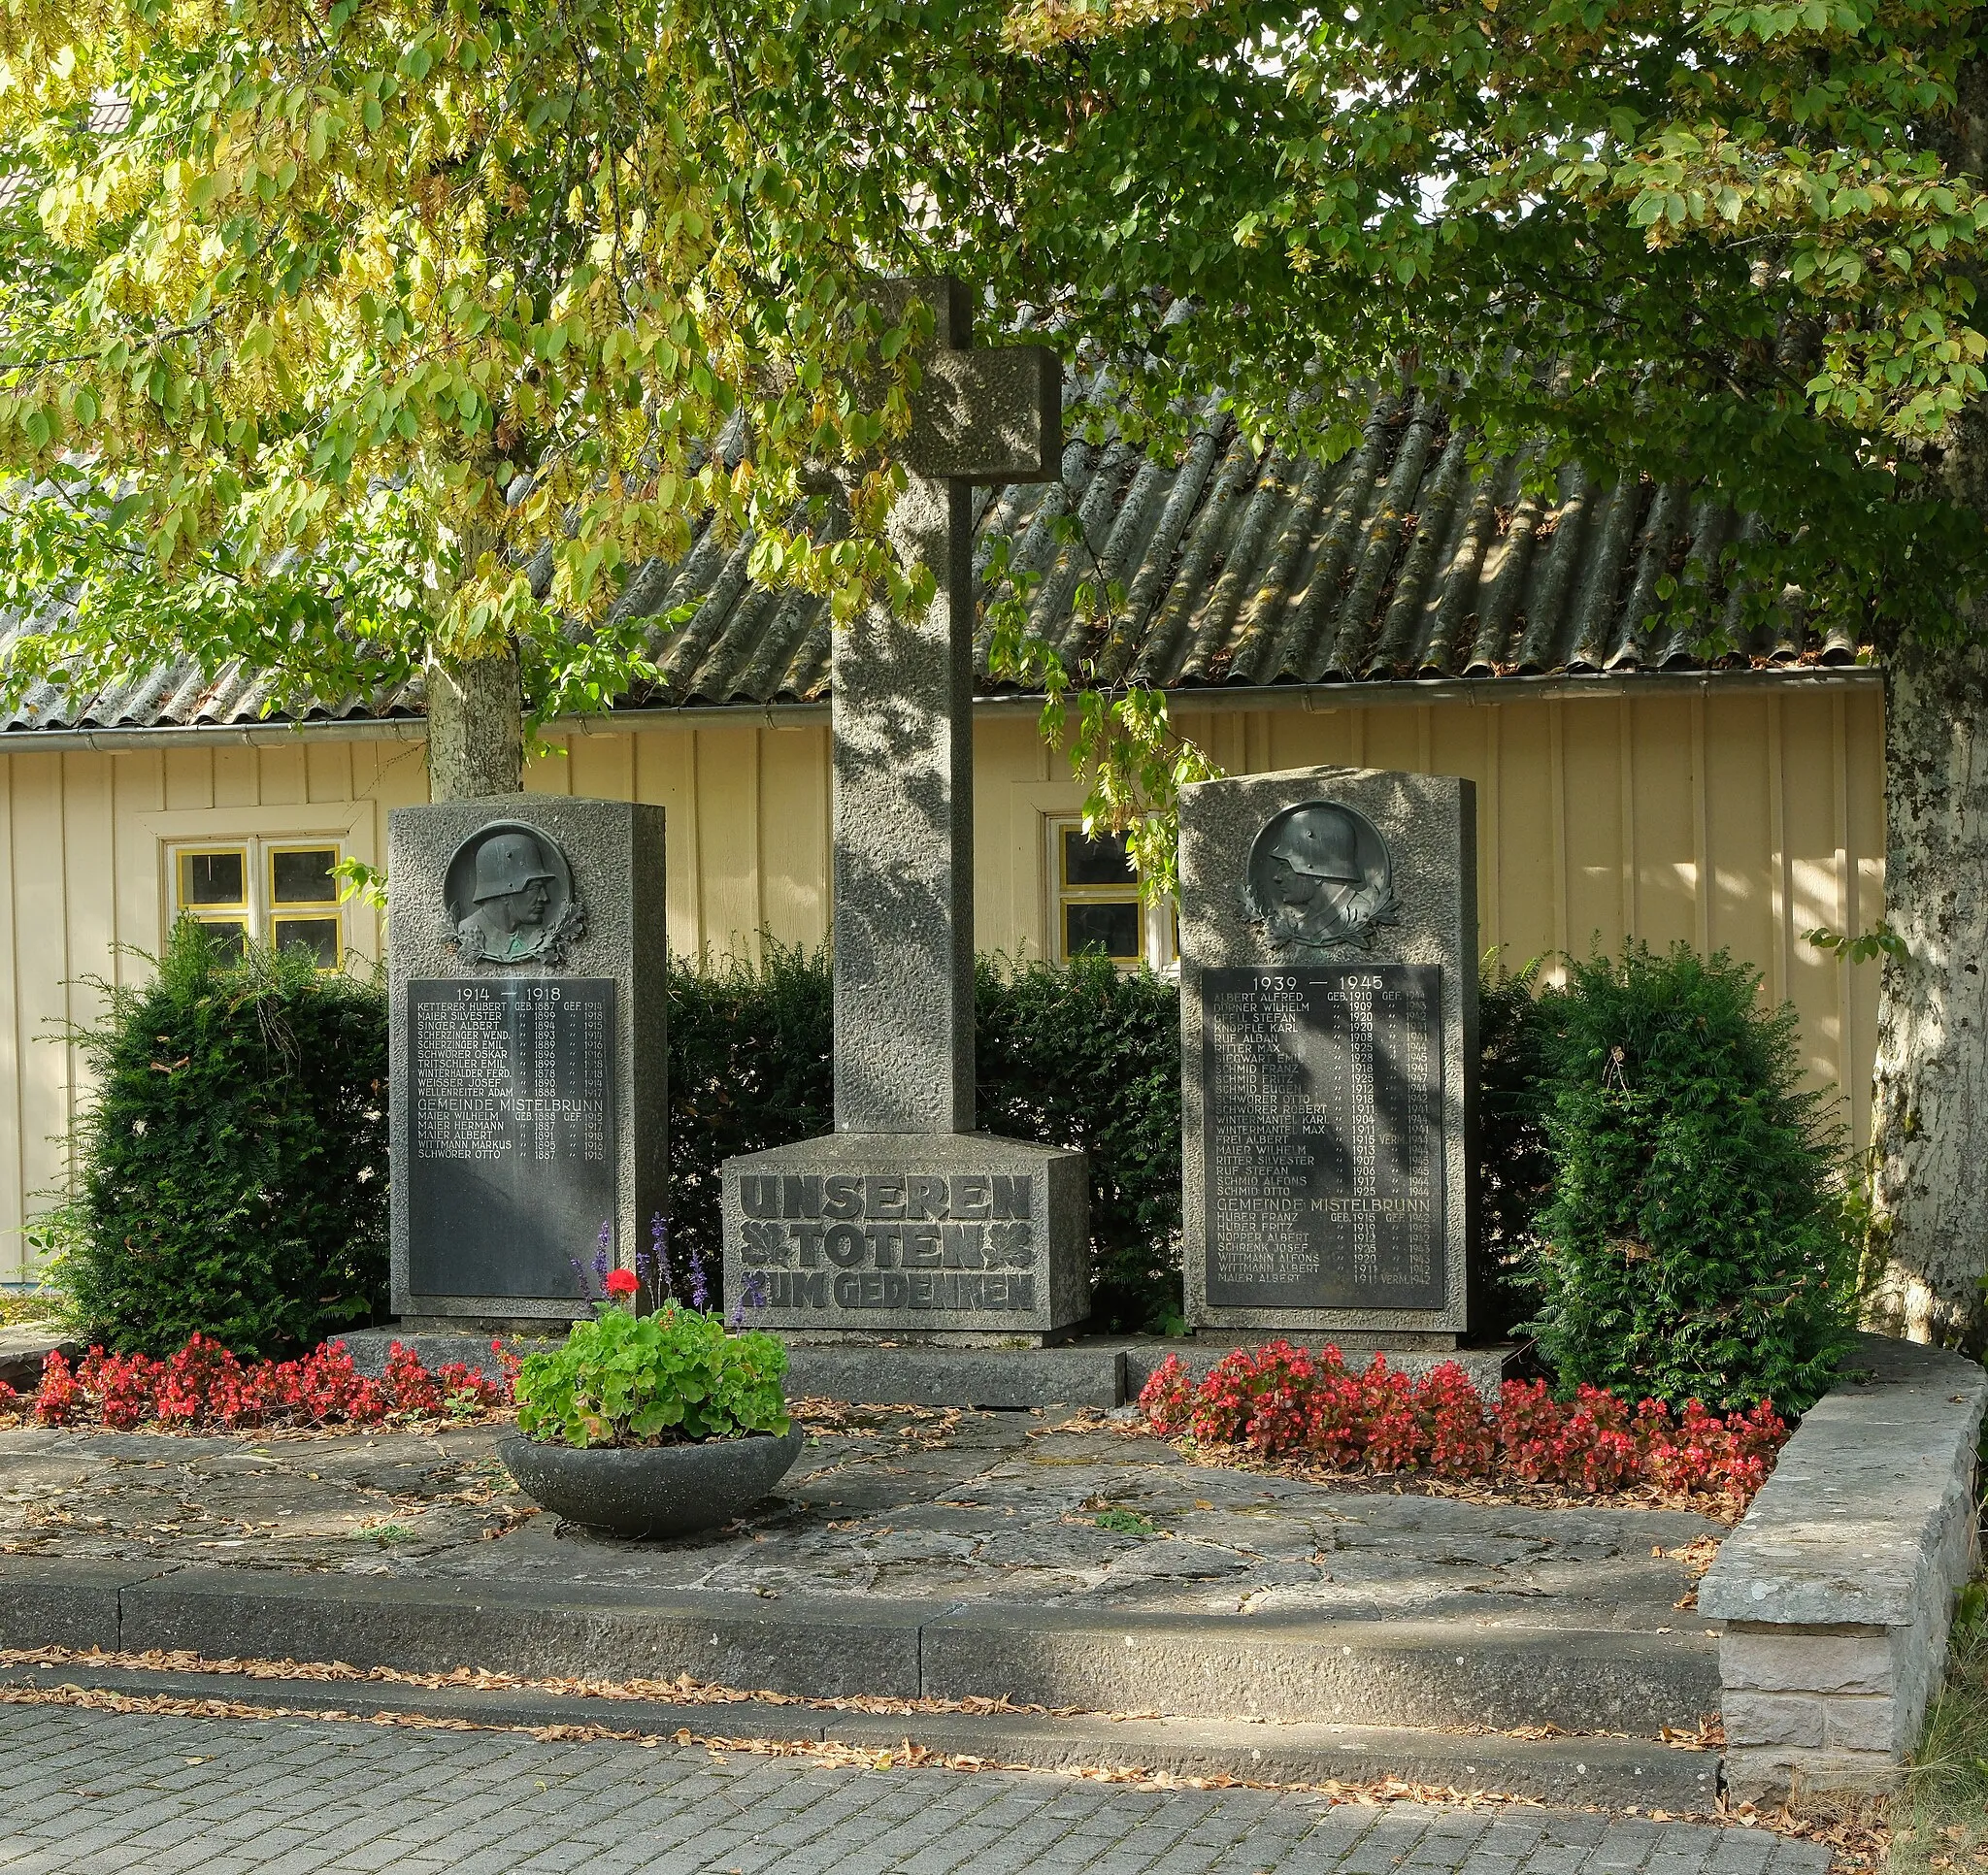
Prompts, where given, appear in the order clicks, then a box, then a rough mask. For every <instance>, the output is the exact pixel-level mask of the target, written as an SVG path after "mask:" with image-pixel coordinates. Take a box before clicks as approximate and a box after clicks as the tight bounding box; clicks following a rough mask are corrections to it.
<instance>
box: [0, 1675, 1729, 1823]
mask: <svg viewBox="0 0 1988 1875" xmlns="http://www.w3.org/2000/svg"><path fill="white" fill-rule="evenodd" d="M0 1687H9V1688H39V1689H44V1690H48V1689H57V1688H61V1687H78V1688H82V1689H85V1690H89V1691H100V1692H107V1693H114V1694H120V1695H123V1696H125V1697H132V1698H166V1699H191V1700H201V1701H206V1700H221V1701H225V1702H226V1703H228V1704H230V1705H234V1706H248V1707H252V1708H256V1709H260V1710H263V1711H285V1712H293V1713H316V1714H327V1713H341V1714H347V1715H350V1716H353V1717H357V1718H372V1717H375V1716H377V1715H381V1714H393V1715H397V1716H415V1715H418V1716H420V1717H423V1718H429V1719H439V1720H444V1721H447V1722H449V1723H452V1724H463V1723H467V1724H470V1725H479V1726H492V1727H503V1726H530V1727H539V1726H599V1727H606V1728H607V1729H609V1730H612V1731H617V1732H631V1731H632V1732H637V1733H640V1734H643V1735H645V1736H659V1737H663V1738H670V1737H672V1736H674V1735H675V1734H676V1733H677V1732H679V1730H688V1731H689V1732H690V1733H691V1734H692V1735H693V1737H695V1738H697V1739H699V1740H705V1739H754V1740H776V1741H780V1742H787V1743H796V1744H816V1743H824V1742H828V1743H836V1744H844V1745H850V1746H856V1747H861V1748H865V1749H875V1750H877V1751H879V1752H880V1751H894V1750H897V1749H898V1748H900V1747H901V1746H903V1745H906V1744H910V1745H912V1746H919V1747H922V1748H924V1749H925V1750H927V1751H931V1752H936V1753H940V1754H943V1755H944V1756H947V1757H958V1758H972V1759H978V1760H983V1761H985V1762H987V1763H992V1764H998V1765H1003V1766H1010V1767H1022V1768H1027V1769H1031V1770H1044V1771H1075V1770H1107V1771H1120V1772H1126V1771H1144V1772H1148V1773H1166V1774H1170V1775H1172V1776H1175V1777H1180V1778H1212V1777H1236V1778H1243V1779H1247V1780H1249V1781H1250V1782H1252V1783H1262V1784H1275V1785H1292V1784H1305V1785H1316V1784H1331V1783H1335V1782H1337V1783H1342V1784H1374V1783H1380V1782H1385V1781H1390V1780H1392V1781H1398V1782H1400V1783H1403V1784H1410V1785H1418V1786H1425V1787H1431V1788H1433V1789H1435V1790H1438V1791H1443V1792H1455V1793H1469V1794H1494V1793H1495V1794H1503V1795H1508V1796H1516V1797H1530V1798H1535V1799H1538V1800H1541V1801H1544V1802H1549V1803H1571V1804H1578V1805H1583V1806H1590V1807H1596V1808H1608V1809H1619V1808H1625V1807H1630V1806H1634V1807H1637V1808H1640V1809H1645V1810H1648V1809H1662V1810H1667V1811H1670V1812H1672V1813H1673V1814H1685V1815H1690V1814H1703V1813H1707V1812H1709V1811H1710V1810H1711V1809H1712V1808H1713V1806H1714V1803H1715V1801H1716V1799H1717V1795H1718V1773H1719V1759H1718V1755H1717V1753H1716V1752H1713V1751H1708V1750H1703V1749H1690V1748H1681V1747H1677V1746H1670V1745H1665V1744H1661V1743H1658V1742H1656V1741H1653V1740H1645V1739H1623V1738H1603V1737H1578V1736H1572V1735H1567V1736H1557V1737H1546V1738H1528V1737H1513V1736H1510V1735H1506V1734H1500V1733H1495V1732H1475V1733H1458V1732H1443V1731H1431V1730H1424V1729H1415V1728H1412V1727H1383V1726H1371V1725H1368V1726H1321V1725H1289V1724H1286V1725H1278V1724H1272V1723H1254V1724H1251V1723H1241V1722H1235V1721H1228V1722H1223V1721H1214V1720H1151V1719H1128V1720H1113V1719H1102V1718H1083V1717H1069V1716H1056V1715H1051V1714H1046V1713H1027V1712H1016V1713H1006V1712H1000V1713H959V1712H907V1713H867V1712H852V1711H847V1710H838V1709H835V1708H833V1707H820V1706H814V1707H810V1706H796V1705H782V1704H775V1703H772V1702H769V1701H763V1700H752V1699H746V1700H738V1701H726V1702H724V1703H722V1704H689V1703H683V1704H675V1703H670V1702H667V1701H657V1700H648V1699H621V1698H611V1697H603V1696H577V1695H571V1694H555V1693H548V1692H544V1691H540V1690H537V1689H534V1688H530V1687H518V1688H495V1689H482V1688H468V1687H445V1688H437V1689H430V1688H423V1687H414V1686H406V1685H400V1684H396V1683H394V1682H391V1681H343V1682H341V1681H336V1680H331V1681H327V1680H323V1679H307V1678H295V1679H286V1678H268V1679H263V1678H257V1679H249V1678H248V1677H246V1676H244V1675H242V1674H235V1673H200V1672H174V1671H160V1670H156V1669H148V1668H133V1667H124V1666H114V1665H109V1664H104V1663H99V1662H77V1663H72V1664H66V1665H62V1666H49V1667H15V1668H10V1669H6V1670H5V1671H0Z"/></svg>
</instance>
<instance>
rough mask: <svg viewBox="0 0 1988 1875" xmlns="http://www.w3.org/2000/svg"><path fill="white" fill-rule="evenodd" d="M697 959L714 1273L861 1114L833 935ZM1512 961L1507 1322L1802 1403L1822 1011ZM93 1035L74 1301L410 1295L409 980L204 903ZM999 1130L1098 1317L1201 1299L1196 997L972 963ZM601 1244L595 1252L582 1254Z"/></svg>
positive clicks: (1740, 1393)
mask: <svg viewBox="0 0 1988 1875" xmlns="http://www.w3.org/2000/svg"><path fill="white" fill-rule="evenodd" d="M762 951H763V956H762V961H760V962H758V963H747V962H742V961H739V960H728V961H726V962H725V963H723V964H721V965H718V966H716V967H715V968H707V969H703V970H699V969H693V968H691V967H690V966H689V965H687V964H686V963H684V962H683V961H682V960H680V959H678V960H673V962H672V964H671V981H670V996H671V1003H670V1061H669V1071H670V1127H671V1137H670V1163H671V1184H672V1208H673V1213H674V1215H673V1234H674V1239H675V1243H674V1261H675V1262H676V1265H677V1267H678V1268H679V1269H681V1268H682V1267H683V1266H684V1262H685V1260H686V1259H687V1257H688V1255H689V1253H690V1252H691V1251H692V1250H696V1251H698V1252H700V1253H701V1254H702V1255H703V1256H704V1257H705V1259H706V1261H707V1265H708V1266H709V1268H710V1269H711V1271H712V1280H713V1285H715V1279H716V1271H717V1268H718V1266H719V1263H720V1257H719V1245H720V1231H719V1217H718V1205H719V1192H720V1182H719V1168H720V1167H721V1166H722V1164H723V1162H724V1161H725V1160H726V1159H728V1158H731V1157H733V1156H734V1155H736V1154H740V1153H746V1152H755V1151H759V1150H761V1149H763V1148H765V1147H768V1146H776V1145H782V1144H786V1143H789V1142H791V1141H793V1140H796V1139H805V1138H809V1137H811V1136H812V1135H817V1134H822V1133H826V1132H828V1131H830V1130H831V1128H832V1127H833V1124H834V1113H833V1102H834V1077H833V1069H832V1046H833V1005H834V997H833V985H832V978H831V971H830V967H829V959H828V955H827V953H826V951H825V950H816V951H812V952H810V951H800V950H793V949H788V948H785V947H783V946H781V945H779V944H778V943H773V942H771V941H769V942H767V943H766V944H764V945H763V947H762ZM1533 979H1534V971H1533V970H1530V969H1529V970H1527V971H1524V972H1521V973H1520V974H1519V975H1518V976H1516V977H1508V976H1504V975H1497V974H1487V978H1486V982H1485V985H1484V989H1483V996H1482V1003H1481V1020H1482V1037H1481V1039H1482V1082H1481V1102H1480V1117H1481V1145H1482V1170H1481V1182H1480V1185H1479V1189H1478V1198H1479V1208H1480V1213H1481V1217H1482V1222H1483V1244H1484V1251H1485V1256H1484V1260H1483V1267H1484V1271H1485V1276H1486V1281H1485V1285H1484V1293H1483V1294H1482V1295H1481V1296H1480V1298H1479V1307H1480V1310H1481V1314H1480V1316H1479V1318H1478V1319H1479V1320H1480V1322H1481V1324H1482V1326H1483V1328H1484V1330H1485V1331H1487V1332H1502V1331H1505V1330H1508V1329H1511V1328H1514V1327H1519V1326H1522V1325H1523V1324H1524V1318H1525V1317H1526V1316H1527V1315H1528V1314H1529V1313H1530V1314H1533V1315H1534V1316H1535V1318H1536V1319H1535V1321H1534V1323H1533V1324H1532V1328H1533V1331H1534V1332H1536V1333H1537V1335H1538V1337H1539V1341H1540V1346H1541V1352H1542V1353H1543V1354H1544V1355H1545V1357H1546V1358H1547V1359H1548V1361H1549V1362H1550V1363H1551V1364H1552V1365H1553V1366H1554V1368H1555V1370H1556V1372H1557V1373H1558V1375H1559V1378H1560V1380H1561V1382H1562V1383H1563V1384H1564V1385H1566V1386H1572V1385H1573V1384H1574V1383H1575V1382H1577V1381H1582V1380H1587V1381H1593V1382H1595V1383H1597V1384H1599V1385H1604V1386H1608V1387H1613V1388H1617V1389H1622V1390H1627V1391H1633V1392H1640V1393H1644V1394H1654V1395H1657V1396H1659V1397H1661V1398H1666V1399H1669V1400H1673V1401H1676V1400H1680V1399H1682V1398H1685V1397H1687V1396H1689V1395H1692V1394H1696V1395H1698V1396H1699V1397H1700V1398H1704V1399H1705V1400H1706V1402H1707V1403H1710V1404H1715V1405H1719V1406H1733V1405H1750V1404H1751V1403H1752V1402H1753V1401H1754V1400H1755V1399H1758V1398H1761V1397H1762V1396H1764V1395H1771V1396H1772V1397H1773V1398H1774V1399H1775V1400H1776V1401H1777V1402H1778V1403H1780V1404H1781V1405H1783V1406H1785V1407H1788V1408H1790V1409H1792V1410H1798V1411H1799V1410H1800V1409H1801V1408H1802V1407H1804V1406H1806V1404H1807V1403H1808V1401H1809V1399H1811V1398H1813V1397H1814V1395H1815V1393H1816V1392H1817V1391H1818V1390H1819V1388H1820V1387H1821V1386H1822V1385H1823V1384H1824V1381H1825V1378H1826V1376H1827V1374H1828V1372H1829V1370H1830V1368H1831V1366H1832V1365H1833V1364H1834V1362H1835V1360H1836V1358H1837V1354H1838V1351H1839V1348H1840V1346H1841V1344H1842V1340H1843V1336H1844V1334H1845V1333H1846V1332H1847V1325H1848V1321H1849V1308H1850V1288H1851V1275H1852V1264H1853V1259H1852V1256H1851V1248H1850V1239H1849V1234H1848V1232H1847V1230H1846V1228H1845V1224H1844V1218H1843V1213H1842V1206H1841V1201H1840V1197H1839V1183H1838V1177H1837V1174H1838V1169H1839V1168H1838V1165H1837V1159H1836V1153H1837V1141H1836V1139H1835V1137H1834V1135H1832V1134H1831V1132H1830V1131H1829V1129H1828V1127H1827V1126H1826V1125H1825V1124H1824V1122H1823V1117H1822V1116H1823V1108H1822V1106H1821V1103H1820V1102H1819V1100H1818V1099H1817V1097H1815V1096H1812V1095H1808V1094H1805V1093H1803V1092H1801V1091H1800V1090H1799V1064H1798V1062H1797V1059H1796V1050H1795V1039H1794V1017H1793V1015H1792V1013H1791V1012H1789V1011H1787V1010H1785V1009H1783V1010H1781V1011H1779V1012H1777V1013H1770V1012H1763V1011H1762V1010H1761V1009H1760V1008H1759V1006H1758V1003H1757V989H1758V982H1759V979H1758V977H1757V975H1756V974H1755V973H1754V972H1753V971H1751V970H1746V969H1744V968H1743V967H1740V966H1738V965H1735V964H1734V963H1733V962H1732V961H1731V960H1730V959H1729V958H1727V957H1725V956H1724V955H1720V956H1717V957H1714V958H1712V959H1710V960H1709V961H1707V960H1704V959H1701V958H1699V957H1697V956H1696V955H1695V954H1693V953H1692V952H1691V951H1689V950H1688V949H1683V948H1679V949H1676V950H1673V951H1672V952H1671V953H1669V954H1668V955H1667V956H1663V957H1658V956H1655V955H1653V954H1652V953H1650V952H1649V951H1647V950H1644V949H1641V948H1632V949H1631V950H1630V951H1629V952H1627V953H1626V954H1625V956H1624V958H1623V959H1622V960H1621V961H1620V962H1619V963H1616V962H1611V961H1610V960H1608V959H1606V958H1597V959H1591V960H1590V961H1588V962H1587V963H1585V964H1581V965H1576V966H1574V973H1573V977H1572V980H1571V982H1570V984H1569V986H1568V988H1567V989H1566V990H1564V991H1551V992H1547V993H1545V994H1542V995H1535V994H1534V987H1535V986H1534V980H1533ZM109 996H110V1009H109V1012H108V1013H107V1015H106V1016H105V1018H104V1019H103V1021H102V1022H100V1023H99V1024H97V1025H96V1026H95V1027H94V1028H91V1029H89V1030H87V1031H84V1032H83V1033H82V1034H81V1036H80V1037H79V1039H80V1040H81V1042H82V1045H83V1050H84V1053H85V1055H86V1056H87V1058H88V1060H89V1063H90V1066H91V1068H92V1069H93V1070H94V1074H95V1078H96V1081H97V1085H98V1088H99V1095H98V1098H97V1100H96V1102H95V1103H94V1104H93V1105H92V1107H91V1108H90V1110H89V1112H88V1113H87V1115H86V1116H85V1118H84V1121H83V1125H82V1127H81V1130H80V1133H79V1137H78V1140H77V1146H78V1154H79V1157H78V1172H79V1177H78V1187H77V1195H76V1197H75V1199H74V1200H73V1201H71V1202H70V1203H69V1204H68V1205H66V1206H65V1207H64V1208H63V1209H62V1210H60V1211H58V1212H56V1213H55V1214H54V1215H53V1216H52V1217H51V1218H50V1219H47V1220H45V1224H46V1225H47V1227H48V1229H47V1230H46V1232H45V1233H44V1236H45V1238H46V1240H47V1241H49V1242H50V1243H52V1244H54V1245H55V1246H56V1247H58V1248H59V1249H60V1250H61V1251H62V1252H63V1259H62V1263H61V1266H60V1270H59V1275H60V1280H61V1282H62V1285H63V1287H64V1288H65V1289H66V1290H67V1291H68V1293H69V1296H70V1297H71V1299H72V1304H73V1308H74V1311H75V1313H76V1315H77V1317H78V1318H79V1323H80V1325H81V1326H82V1327H83V1328H85V1329H86V1330H87V1331H89V1332H91V1333H93V1334H96V1335H98V1336H100V1337H102V1338H103V1339H104V1340H105V1341H106V1342H107V1344H109V1345H113V1346H116V1347H118V1348H123V1349H143V1350H145V1351H147V1352H150V1353H165V1352H169V1351H170V1350H171V1349H173V1348H175V1347H178V1346H179V1345H180V1344H181V1343H182V1342H183V1341H184V1340H185V1338H186V1336H187V1335H188V1334H190V1333H192V1332H194V1331H195V1330H199V1331H200V1332H204V1333H208V1334H212V1335H215V1337H216V1338H218V1339H221V1340H223V1341H225V1342H226V1343H227V1344H228V1345H229V1346H231V1347H233V1348H235V1349H236V1350H237V1351H238V1352H241V1353H243V1354H271V1353H280V1352H283V1351H287V1350H290V1349H294V1348H297V1347H302V1346H307V1345H309V1344H310V1343H312V1342H313V1341H315V1340H316V1339H317V1338H319V1337H320V1336H322V1335H324V1334H326V1333H329V1332H336V1331H337V1330H339V1329H341V1328H346V1327H349V1326H352V1325H354V1324H357V1323H363V1322H365V1321H367V1320H369V1319H372V1318H373V1317H375V1316H376V1315H379V1314H381V1313H383V1312H384V1308H385V1303H386V1296H385V1288H386V1217H387V1211H386V1178H385V1168H386V1140H385V1119H384V1107H385V1099H384V1082H385V1075H386V1020H385V1003H384V999H383V997H382V996H381V992H380V990H379V988H378V986H377V985H376V984H368V983H363V982H359V981H356V980H354V979H352V978H350V977H348V976H343V975H331V976H324V975H319V974H318V973H317V971H316V970H315V969H313V968H312V966H311V964H310V961H309V960H308V959H306V958H303V957H301V956H298V955H294V954H292V955H289V956H285V957H278V958H272V957H270V956H268V955H267V954H265V953H260V952H258V953H256V954H254V955H253V956H251V957H250V958H248V960H247V961H246V962H239V963H231V962H228V961H226V960H225V959H223V958H221V957H220V956H218V955H216V954H215V951H214V950H213V949H212V948H211V947H210V945H209V943H208V941H207V939H206V937H205V935H204V934H203V933H202V931H201V930H200V928H199V927H198V926H196V925H192V924H183V925H182V926H181V927H180V929H178V930H177V931H176V932H175V933H174V934H173V938H172V940H171V943H170V944H169V946H168V948H167V951H166V953H165V955H164V956H163V957H162V958H161V959H160V960H159V970H158V973H157V975H156V977H155V978H154V979H153V980H152V981H151V982H150V983H149V984H147V985H145V986H143V987H139V988H128V987H127V988H119V989H114V990H110V991H109ZM975 1014H976V1024H977V1067H978V1090H977V1093H978V1105H979V1122H980V1124H981V1125H982V1126H983V1127H986V1128H987V1129H989V1130H990V1131H993V1132H998V1133H1003V1134H1007V1135H1011V1136H1013V1137H1016V1138H1022V1139H1031V1140H1036V1141H1039V1142H1041V1143H1043V1144H1046V1145H1057V1146H1071V1147H1076V1148H1077V1149H1079V1150H1081V1151H1083V1152H1084V1153H1086V1154H1087V1155H1088V1156H1089V1162H1090V1175H1091V1230H1092V1238H1091V1274H1092V1282H1093V1291H1094V1300H1093V1315H1092V1320H1093V1322H1094V1324H1095V1325H1096V1326H1097V1327H1098V1328H1100V1329H1106V1330H1121V1331H1123V1330H1150V1329H1158V1328H1163V1327H1165V1326H1167V1325H1168V1324H1169V1323H1170V1322H1171V1321H1173V1320H1174V1319H1176V1317H1177V1315H1178V1312H1179V1308H1180V1270H1179V1232H1180V1039H1179V1005H1178V995H1177V992H1176V990H1175V988H1174V986H1173V985H1172V984H1169V983H1166V982H1163V981H1161V980H1160V979H1158V978H1156V977H1154V976H1152V975H1150V974H1147V973H1143V972H1142V973H1139V974H1135V975H1130V976H1127V975H1121V974H1120V973H1119V972H1118V971H1117V970H1114V969H1112V967H1111V966H1110V964H1109V963H1108V962H1106V961H1105V960H1104V959H1102V958H1086V959H1082V960H1079V961H1078V962H1077V963H1075V964H1072V965H1069V966H1067V967H1062V968H1052V967H1050V966H1048V965H1044V964H1030V965H1025V966H1021V967H1018V968H997V967H996V965H995V964H994V963H993V962H989V961H986V960H983V961H982V963H981V966H980V969H979V971H978V975H977V983H976V1011H975ZM576 1248H577V1249H580V1248H583V1246H576Z"/></svg>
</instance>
